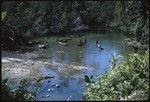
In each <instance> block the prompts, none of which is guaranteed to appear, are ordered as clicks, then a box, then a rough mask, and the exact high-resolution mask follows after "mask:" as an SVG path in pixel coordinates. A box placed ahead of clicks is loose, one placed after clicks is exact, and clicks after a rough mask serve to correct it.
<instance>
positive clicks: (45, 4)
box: [1, 1, 149, 49]
mask: <svg viewBox="0 0 150 102" xmlns="http://www.w3.org/2000/svg"><path fill="white" fill-rule="evenodd" d="M148 9H149V6H148V5H147V2H146V1H5V2H3V3H2V12H1V15H2V35H1V37H2V39H3V40H2V42H3V44H2V46H3V47H7V46H9V47H11V46H12V45H13V46H14V45H15V46H17V47H18V44H21V45H22V46H23V45H25V43H27V42H26V40H28V39H29V38H32V37H33V36H34V35H36V36H39V35H52V34H54V33H64V34H66V33H68V34H72V32H79V31H81V30H93V28H94V29H95V28H96V29H99V28H102V27H104V28H105V27H107V26H111V27H114V28H115V29H121V30H122V31H124V32H125V34H126V35H128V36H132V37H134V38H136V40H137V41H140V42H142V43H149V37H148V36H149V24H148V23H149V19H148V18H149V12H148ZM22 41H23V42H22ZM20 42H21V43H20ZM15 46H14V47H15ZM17 47H16V48H17ZM16 48H15V49H16Z"/></svg>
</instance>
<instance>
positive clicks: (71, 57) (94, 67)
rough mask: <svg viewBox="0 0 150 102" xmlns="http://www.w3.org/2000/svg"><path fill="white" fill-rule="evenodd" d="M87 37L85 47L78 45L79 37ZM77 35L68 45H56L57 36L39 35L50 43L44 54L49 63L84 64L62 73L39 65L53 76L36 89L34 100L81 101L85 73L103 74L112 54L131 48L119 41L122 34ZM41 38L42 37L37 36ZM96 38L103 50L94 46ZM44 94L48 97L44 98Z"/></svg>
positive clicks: (44, 71)
mask: <svg viewBox="0 0 150 102" xmlns="http://www.w3.org/2000/svg"><path fill="white" fill-rule="evenodd" d="M80 38H82V39H84V38H86V40H87V42H86V44H85V45H84V46H82V47H80V46H77V43H78V42H79V39H80ZM80 38H74V39H73V40H70V41H69V42H68V46H62V45H59V44H57V42H56V39H57V37H49V38H46V37H44V38H42V40H44V41H48V42H49V49H48V50H47V51H46V52H45V54H46V56H51V61H52V63H56V62H58V63H64V64H74V65H81V66H85V67H87V70H84V71H77V72H76V71H74V70H73V69H67V70H64V72H60V71H56V70H51V69H50V68H42V71H43V73H44V74H52V75H54V76H55V78H54V79H51V81H50V82H47V81H45V82H43V85H42V88H41V89H40V90H39V91H38V92H37V97H36V99H37V100H83V97H82V94H83V91H84V89H85V86H86V83H85V82H84V74H87V75H89V76H90V75H94V76H95V77H96V75H99V74H103V73H104V72H105V71H107V70H109V69H110V67H109V66H110V65H111V62H110V59H111V58H112V56H113V54H114V53H115V54H116V55H123V54H124V53H125V52H130V51H131V50H132V49H131V48H130V47H128V46H126V45H125V44H123V43H122V41H123V39H124V38H123V36H121V34H119V32H113V33H112V32H103V33H101V34H99V35H98V34H94V33H91V34H86V35H84V36H82V37H80ZM40 40H41V38H40ZM96 40H98V41H99V43H100V44H101V45H102V47H103V48H104V50H100V51H99V49H98V48H97V47H96ZM53 84H59V85H60V87H59V88H56V86H54V85H53ZM43 95H44V96H46V95H48V96H47V97H44V98H43Z"/></svg>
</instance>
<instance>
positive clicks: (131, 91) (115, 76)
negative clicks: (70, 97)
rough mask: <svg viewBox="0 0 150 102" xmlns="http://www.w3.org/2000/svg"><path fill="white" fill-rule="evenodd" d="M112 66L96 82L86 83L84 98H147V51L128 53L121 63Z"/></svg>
mask: <svg viewBox="0 0 150 102" xmlns="http://www.w3.org/2000/svg"><path fill="white" fill-rule="evenodd" d="M114 58H115V57H114ZM113 61H114V60H112V63H113V64H114V62H113ZM115 63H117V62H115ZM113 67H114V68H112V70H110V71H109V72H108V73H106V74H104V75H103V76H99V77H98V78H97V80H96V83H94V84H93V83H89V84H88V87H87V89H86V91H85V92H84V97H85V100H103V101H104V100H121V99H122V100H146V99H148V88H149V84H148V83H149V51H145V52H139V53H134V54H128V55H126V57H125V58H124V59H123V62H122V63H121V64H116V65H115V66H113ZM139 96H141V97H140V98H141V99H139Z"/></svg>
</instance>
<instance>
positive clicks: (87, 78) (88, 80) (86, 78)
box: [84, 75, 91, 83]
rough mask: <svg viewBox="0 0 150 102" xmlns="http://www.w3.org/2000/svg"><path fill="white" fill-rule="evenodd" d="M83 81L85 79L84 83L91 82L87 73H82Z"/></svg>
mask: <svg viewBox="0 0 150 102" xmlns="http://www.w3.org/2000/svg"><path fill="white" fill-rule="evenodd" d="M84 81H85V82H86V83H91V79H90V78H89V76H88V75H84Z"/></svg>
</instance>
